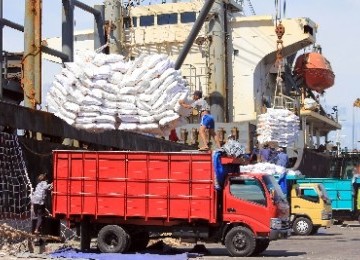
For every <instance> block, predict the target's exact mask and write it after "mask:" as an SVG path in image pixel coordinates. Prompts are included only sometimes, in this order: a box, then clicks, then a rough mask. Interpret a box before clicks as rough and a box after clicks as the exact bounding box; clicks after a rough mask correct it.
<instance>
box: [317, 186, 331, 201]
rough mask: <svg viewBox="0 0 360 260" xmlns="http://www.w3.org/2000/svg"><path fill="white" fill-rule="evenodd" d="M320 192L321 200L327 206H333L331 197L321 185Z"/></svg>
mask: <svg viewBox="0 0 360 260" xmlns="http://www.w3.org/2000/svg"><path fill="white" fill-rule="evenodd" d="M319 190H320V197H321V199H322V200H323V201H324V202H325V203H327V204H331V200H330V198H329V195H328V194H327V191H326V189H325V187H324V185H323V184H321V183H319Z"/></svg>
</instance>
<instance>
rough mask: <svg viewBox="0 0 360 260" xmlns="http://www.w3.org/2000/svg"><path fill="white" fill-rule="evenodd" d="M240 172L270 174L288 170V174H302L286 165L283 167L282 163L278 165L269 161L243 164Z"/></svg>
mask: <svg viewBox="0 0 360 260" xmlns="http://www.w3.org/2000/svg"><path fill="white" fill-rule="evenodd" d="M240 172H251V173H266V174H270V175H274V174H282V173H284V172H286V174H287V175H296V176H300V175H302V174H301V172H300V171H299V170H296V171H294V170H292V169H286V168H285V167H282V166H280V165H276V164H273V163H268V162H265V163H256V164H248V165H241V166H240Z"/></svg>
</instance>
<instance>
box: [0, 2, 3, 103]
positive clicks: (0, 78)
mask: <svg viewBox="0 0 360 260" xmlns="http://www.w3.org/2000/svg"><path fill="white" fill-rule="evenodd" d="M2 18H3V0H0V19H2ZM3 28H4V26H3V24H0V70H1V75H0V100H2V99H3Z"/></svg>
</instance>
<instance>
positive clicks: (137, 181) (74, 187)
mask: <svg viewBox="0 0 360 260" xmlns="http://www.w3.org/2000/svg"><path fill="white" fill-rule="evenodd" d="M53 157H54V161H53V162H54V166H53V167H54V172H53V174H54V175H53V180H54V192H53V215H54V216H60V217H61V216H64V217H66V218H74V217H79V216H83V215H90V216H93V217H95V218H100V217H105V216H106V217H120V218H123V219H130V218H143V219H145V220H151V219H155V218H156V219H164V220H166V221H170V220H174V219H188V221H189V222H190V221H192V220H195V219H204V220H206V221H208V222H210V223H215V222H216V205H217V203H216V201H215V200H216V196H215V190H214V173H213V164H212V156H211V153H198V152H194V153H189V152H187V153H183V152H168V153H166V152H162V153H155V152H89V151H54V153H53Z"/></svg>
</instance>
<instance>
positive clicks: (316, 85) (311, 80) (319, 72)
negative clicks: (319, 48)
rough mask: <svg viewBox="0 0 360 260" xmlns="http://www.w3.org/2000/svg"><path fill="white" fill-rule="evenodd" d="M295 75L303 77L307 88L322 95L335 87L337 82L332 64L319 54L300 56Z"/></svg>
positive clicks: (310, 53)
mask: <svg viewBox="0 0 360 260" xmlns="http://www.w3.org/2000/svg"><path fill="white" fill-rule="evenodd" d="M294 73H295V74H296V75H298V76H301V77H303V79H304V83H305V85H306V87H308V88H310V89H312V90H315V91H317V92H320V93H322V92H323V91H324V90H325V89H327V88H330V87H331V86H333V85H334V81H335V75H334V72H333V71H332V69H331V65H330V62H329V61H328V60H327V59H326V58H325V57H324V56H323V55H322V54H321V53H318V52H309V53H304V54H302V55H300V56H299V57H298V58H297V60H296V62H295V68H294Z"/></svg>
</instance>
